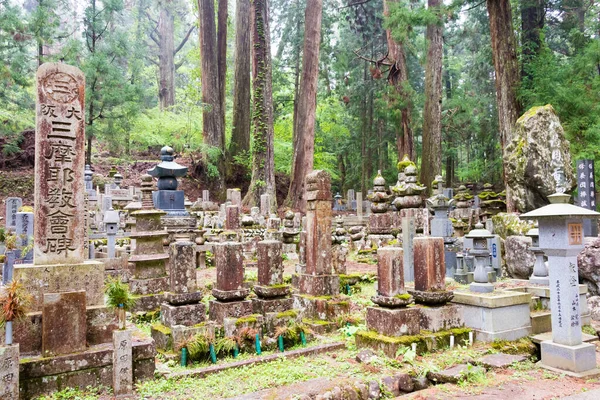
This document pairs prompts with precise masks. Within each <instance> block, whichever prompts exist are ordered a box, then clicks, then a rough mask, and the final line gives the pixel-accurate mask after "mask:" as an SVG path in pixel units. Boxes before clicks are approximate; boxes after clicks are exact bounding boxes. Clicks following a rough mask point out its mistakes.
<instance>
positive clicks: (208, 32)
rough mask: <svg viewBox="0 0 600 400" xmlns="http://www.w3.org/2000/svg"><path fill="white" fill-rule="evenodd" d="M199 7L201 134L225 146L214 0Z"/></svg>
mask: <svg viewBox="0 0 600 400" xmlns="http://www.w3.org/2000/svg"><path fill="white" fill-rule="evenodd" d="M198 10H199V11H200V53H201V59H202V63H201V70H202V102H203V103H204V104H205V105H206V107H205V108H204V110H203V112H202V136H203V138H204V143H205V144H206V145H209V146H213V147H218V148H219V149H221V150H223V147H224V144H225V140H224V137H225V135H224V126H223V117H222V112H223V111H222V109H221V100H220V92H219V81H218V78H219V75H218V66H217V35H216V28H215V7H214V2H213V1H212V0H198ZM220 172H222V171H220Z"/></svg>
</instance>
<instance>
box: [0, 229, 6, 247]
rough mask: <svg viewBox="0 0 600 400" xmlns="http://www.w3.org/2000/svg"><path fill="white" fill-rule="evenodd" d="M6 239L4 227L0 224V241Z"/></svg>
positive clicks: (2, 241)
mask: <svg viewBox="0 0 600 400" xmlns="http://www.w3.org/2000/svg"><path fill="white" fill-rule="evenodd" d="M5 241H6V228H5V227H3V226H0V243H4V242H5Z"/></svg>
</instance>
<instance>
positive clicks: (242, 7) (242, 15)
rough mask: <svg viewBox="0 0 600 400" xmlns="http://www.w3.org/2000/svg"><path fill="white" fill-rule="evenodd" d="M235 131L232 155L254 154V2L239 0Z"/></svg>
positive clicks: (234, 113)
mask: <svg viewBox="0 0 600 400" xmlns="http://www.w3.org/2000/svg"><path fill="white" fill-rule="evenodd" d="M235 24H236V25H235V72H234V89H233V127H232V129H231V142H230V143H229V155H230V157H231V158H233V156H236V155H239V154H241V153H243V152H247V151H249V150H250V71H251V68H252V66H251V63H250V59H251V54H250V40H251V38H250V0H237V2H236V17H235Z"/></svg>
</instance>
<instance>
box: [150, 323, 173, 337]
mask: <svg viewBox="0 0 600 400" xmlns="http://www.w3.org/2000/svg"><path fill="white" fill-rule="evenodd" d="M152 329H154V330H155V331H158V332H160V333H162V334H164V335H170V334H171V328H169V327H168V326H165V325H163V324H161V323H160V322H157V323H155V324H152Z"/></svg>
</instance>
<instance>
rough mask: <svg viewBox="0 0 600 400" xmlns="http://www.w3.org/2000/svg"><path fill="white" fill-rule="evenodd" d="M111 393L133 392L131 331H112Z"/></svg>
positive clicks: (116, 394) (118, 394)
mask: <svg viewBox="0 0 600 400" xmlns="http://www.w3.org/2000/svg"><path fill="white" fill-rule="evenodd" d="M113 347H114V351H113V394H114V395H115V396H121V395H125V394H129V393H132V392H133V352H132V347H131V331H130V330H115V331H113Z"/></svg>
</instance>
